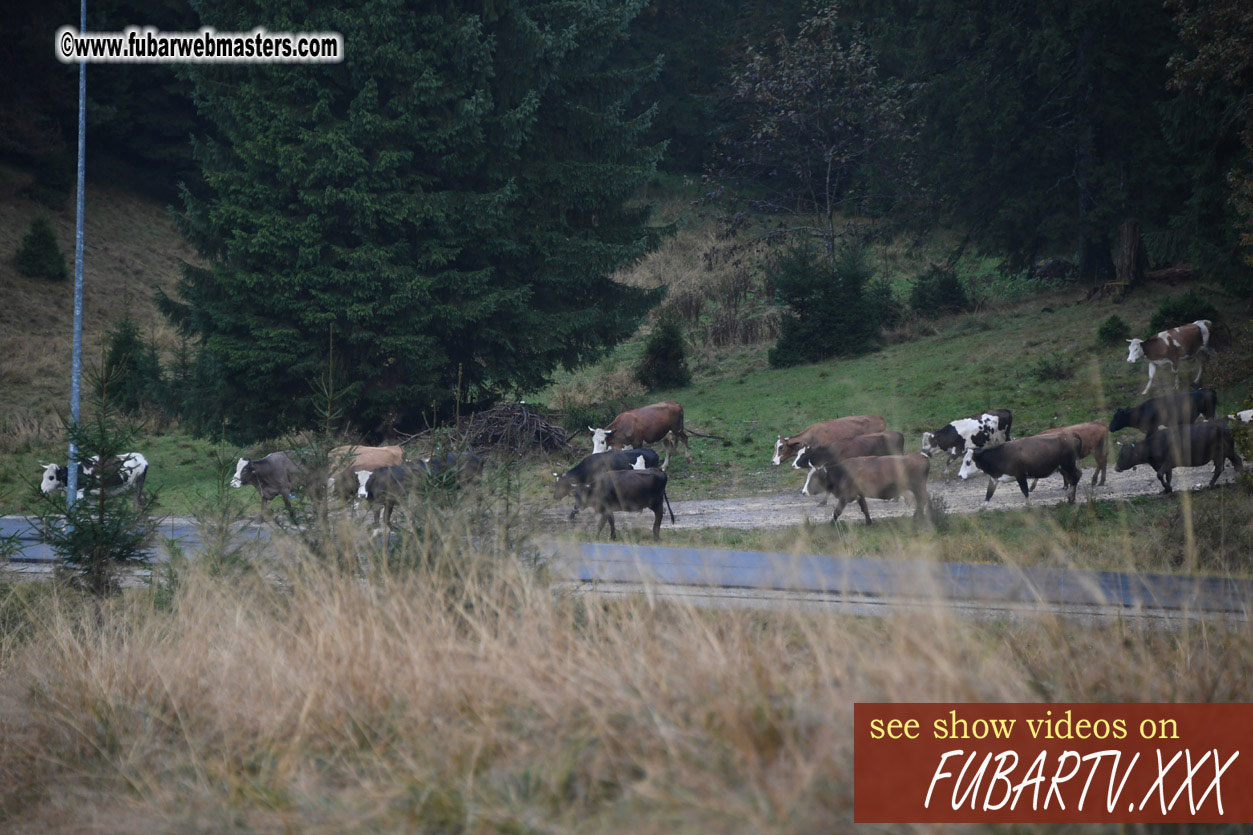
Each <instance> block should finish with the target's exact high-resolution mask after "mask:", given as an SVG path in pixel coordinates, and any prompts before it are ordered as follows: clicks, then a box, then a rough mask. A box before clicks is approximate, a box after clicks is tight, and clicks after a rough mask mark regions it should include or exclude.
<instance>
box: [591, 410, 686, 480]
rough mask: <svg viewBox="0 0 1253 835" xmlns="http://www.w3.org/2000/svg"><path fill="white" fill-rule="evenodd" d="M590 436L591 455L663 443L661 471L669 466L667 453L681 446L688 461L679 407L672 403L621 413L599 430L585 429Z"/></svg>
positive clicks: (681, 413)
mask: <svg viewBox="0 0 1253 835" xmlns="http://www.w3.org/2000/svg"><path fill="white" fill-rule="evenodd" d="M587 430H588V431H589V432H591V433H592V453H593V454H595V453H598V452H607V451H608V450H610V449H613V448H615V447H616V448H617V449H634V448H637V447H641V446H643V445H644V444H655V443H657V442H658V441H661V440H663V439H664V441H665V445H666V460H665V463H663V464H662V465H661V466H662V469H665V468H666V467H667V466H668V465H669V464H670V453H671V451H672V450H675V449H678V446H679V444H678V442H679V441H682V442H683V454H684V455H685V456H687V460H688V461H691V460H692V452H691V446H690V445H689V444H688V442H687V432H686V431H684V429H683V406H682V405H681V404H679V403H677V402H675V401H674V400H663V401H661V402H660V403H653V404H651V405H649V406H641V407H640V408H638V409H632V410H630V411H629V412H623V413H622V414H620V415H618V416H617V417H616V418H614V419H613V421H612V422H611V423H610V424H609V425H608V426H606V427H605V428H603V429H593V428H592V427H590V426H589V427H587Z"/></svg>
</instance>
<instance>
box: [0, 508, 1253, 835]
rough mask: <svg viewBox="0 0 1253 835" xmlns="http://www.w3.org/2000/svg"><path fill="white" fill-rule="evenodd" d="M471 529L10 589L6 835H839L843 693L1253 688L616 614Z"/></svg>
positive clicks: (1220, 679) (1234, 640) (1069, 645)
mask: <svg viewBox="0 0 1253 835" xmlns="http://www.w3.org/2000/svg"><path fill="white" fill-rule="evenodd" d="M429 521H430V520H428V522H429ZM457 524H460V523H459V522H456V521H454V522H447V521H445V522H444V523H443V525H444V527H443V528H440V529H439V530H435V527H434V526H433V525H431V526H428V528H427V531H426V536H425V537H423V538H419V539H415V540H412V541H410V543H409V544H408V545H407V546H406V549H407V550H406V551H405V553H406V554H407V555H408V556H409V557H410V558H411V562H412V563H413V566H414V567H410V568H408V569H404V570H399V569H391V570H387V569H384V568H381V567H378V566H377V565H376V567H375V568H374V569H373V570H372V571H370V572H367V574H366V575H365V576H364V577H362V576H361V575H357V574H353V575H346V574H341V573H339V572H337V571H335V570H333V569H330V568H327V567H325V565H324V564H321V563H319V562H318V561H317V560H315V559H314V558H312V557H311V556H310V555H308V554H306V553H303V552H302V551H301V549H300V548H299V547H298V546H295V545H293V544H291V543H286V544H280V546H279V551H280V555H281V556H282V557H283V558H284V560H285V562H284V564H285V565H286V566H287V568H286V569H285V570H283V571H282V572H281V579H279V580H278V581H275V579H274V578H273V577H272V576H271V577H268V578H267V577H266V576H263V575H262V574H261V573H257V572H252V573H245V574H242V575H232V576H230V577H228V578H224V577H220V576H218V577H215V576H213V575H212V574H210V573H209V572H207V571H204V570H199V569H195V568H193V569H189V570H188V571H187V573H185V574H184V575H183V576H182V577H181V578H180V582H179V583H178V584H177V586H176V587H175V588H174V590H173V592H172V593H171V594H170V595H168V596H167V595H155V594H152V593H149V592H134V593H132V594H130V595H129V596H127V597H125V598H122V599H118V600H116V601H113V602H111V603H109V604H108V605H106V606H104V607H103V608H101V609H99V610H97V609H96V608H94V607H93V606H91V605H88V604H85V603H84V602H82V601H81V600H77V599H75V598H72V597H69V596H67V595H65V594H63V593H56V594H44V595H35V596H32V595H26V596H25V597H23V599H22V610H21V615H20V618H19V619H20V620H21V621H23V622H25V623H28V624H30V623H33V624H34V628H33V629H28V630H27V633H26V634H25V635H24V637H22V638H21V639H20V640H14V641H10V642H8V643H5V644H0V649H3V652H2V654H0V680H2V681H3V682H4V685H3V687H2V688H0V825H3V826H5V827H6V828H8V829H9V830H10V831H17V832H22V831H31V832H34V831H38V832H82V831H86V830H91V831H102V832H136V831H166V832H169V831H179V832H199V831H205V832H209V831H213V832H217V831H224V830H232V831H234V830H248V831H255V830H259V831H276V832H277V831H293V830H295V831H326V832H342V831H441V832H489V831H508V832H522V831H527V832H533V831H546V832H595V831H610V832H616V831H623V830H624V829H627V828H630V830H631V831H633V832H638V833H650V832H658V833H660V832H666V833H669V832H676V831H677V832H780V833H783V832H820V831H839V830H844V829H847V828H848V827H849V825H850V822H851V814H852V810H851V802H852V742H851V720H852V705H853V703H854V702H855V701H862V700H888V701H892V700H909V701H915V700H922V701H926V700H987V701H997V700H1036V699H1045V700H1082V701H1088V700H1127V701H1140V700H1167V701H1192V700H1196V701H1219V700H1248V699H1249V698H1250V696H1253V688H1251V687H1250V683H1249V679H1248V677H1247V676H1246V675H1244V674H1243V673H1242V672H1241V671H1242V670H1245V669H1247V668H1248V666H1249V664H1250V663H1253V634H1251V633H1250V631H1249V628H1248V627H1247V626H1239V627H1220V628H1216V627H1212V626H1211V627H1208V628H1204V629H1200V628H1198V629H1187V630H1184V631H1181V632H1161V631H1155V630H1147V629H1141V628H1139V627H1137V626H1133V625H1130V624H1113V625H1109V626H1104V627H1100V628H1092V627H1079V626H1073V625H1067V624H1065V623H1062V622H1058V621H1055V620H1052V619H1049V618H1039V619H1037V620H1033V621H1030V622H1026V623H1018V624H1011V625H1004V624H999V625H998V624H991V625H980V624H976V623H972V622H969V621H965V620H960V619H957V618H955V617H953V616H952V615H951V614H948V613H947V612H945V611H943V610H940V609H937V610H935V611H932V612H922V613H917V614H913V615H909V616H899V617H895V618H891V619H887V620H863V619H857V618H852V617H848V616H839V615H834V614H824V613H799V612H765V613H763V612H751V611H703V610H698V609H693V608H687V607H685V606H679V605H671V604H664V603H660V602H657V601H655V600H650V599H646V598H644V597H640V598H635V599H627V600H623V601H617V602H612V603H605V602H601V601H597V600H595V599H593V598H586V597H579V596H571V595H569V594H566V593H563V592H561V591H560V590H559V589H554V588H552V587H550V586H549V585H548V584H546V582H545V581H544V579H543V575H542V572H537V571H535V570H533V569H531V568H529V567H527V566H526V565H525V564H524V563H522V562H520V561H518V560H517V559H515V558H513V557H510V556H509V555H508V554H507V551H506V549H505V548H503V547H501V546H491V545H489V544H487V543H491V542H494V541H497V540H494V539H493V538H492V537H486V538H484V537H483V536H479V537H477V541H478V542H479V546H478V547H472V546H471V545H469V542H468V538H466V536H465V534H466V531H464V530H458V529H455V526H456V525H457ZM432 531H434V533H432ZM348 546H349V547H355V548H356V549H358V550H366V551H368V550H369V547H368V546H365V545H363V544H362V543H361V542H356V543H355V545H352V544H351V540H350V541H349V543H348ZM6 609H12V606H5V607H0V613H3V614H5V617H6V620H7V621H12V620H13V619H14V617H15V616H14V615H13V613H12V612H11V611H6ZM9 632H10V633H12V632H13V630H12V629H10V630H9ZM1076 659H1082V663H1075V661H1076Z"/></svg>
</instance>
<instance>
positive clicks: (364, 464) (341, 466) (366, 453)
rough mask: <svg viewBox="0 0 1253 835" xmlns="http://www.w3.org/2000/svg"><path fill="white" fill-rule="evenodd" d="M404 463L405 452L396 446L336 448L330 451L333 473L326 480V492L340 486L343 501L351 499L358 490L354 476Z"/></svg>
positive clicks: (358, 484) (358, 483)
mask: <svg viewBox="0 0 1253 835" xmlns="http://www.w3.org/2000/svg"><path fill="white" fill-rule="evenodd" d="M404 461H405V451H404V450H403V449H401V448H400V447H398V446H355V445H353V446H338V447H335V448H334V449H333V450H331V454H330V461H329V464H330V467H331V469H332V470H333V471H334V475H332V476H331V477H330V478H329V479H327V482H326V486H327V490H328V491H330V490H334V489H335V485H336V484H338V485H340V487H339V493H340V495H342V496H343V498H345V499H350V498H352V496H353V495H355V494H357V493H358V492H359V490H360V487H361V485H360V482H359V481H358V479H357V476H356V474H357V473H359V472H362V471H368V472H373V471H374V470H377V469H378V468H379V467H397V466H400V465H401V464H403V463H404Z"/></svg>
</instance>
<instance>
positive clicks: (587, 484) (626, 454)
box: [553, 449, 661, 521]
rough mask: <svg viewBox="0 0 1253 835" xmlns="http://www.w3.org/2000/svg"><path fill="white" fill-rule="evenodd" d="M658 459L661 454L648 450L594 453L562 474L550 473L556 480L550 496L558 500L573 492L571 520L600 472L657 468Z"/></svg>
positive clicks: (582, 505) (601, 473)
mask: <svg viewBox="0 0 1253 835" xmlns="http://www.w3.org/2000/svg"><path fill="white" fill-rule="evenodd" d="M660 460H661V457H660V456H659V455H657V453H656V452H654V451H653V450H651V449H624V450H616V451H610V452H594V453H592V454H591V455H589V456H587V457H586V458H584V459H583V460H582V461H580V462H579V463H577V464H575V465H574V466H573V467H571V468H570V469H568V470H566V472H565V473H564V474H562V473H553V478H555V479H557V484H556V488H555V490H554V491H553V498H554V499H557V500H558V501H560V500H561V499H564V498H565V497H566V496H568V495H570V494H571V493H573V494H574V509H573V510H571V511H570V519H571V521H573V520H574V517H576V516H578V515H579V511H580V510H581V509H582V508H583V507H584V506H585V505H586V504H587V501H588V499H589V498H590V497H591V495H592V485H593V484H594V483H595V481H596V479H597V478H599V477H600V476H601V475H603V474H604V473H607V472H609V471H610V470H630V469H646V468H648V467H657V466H658V464H659V462H660Z"/></svg>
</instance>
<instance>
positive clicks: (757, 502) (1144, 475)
mask: <svg viewBox="0 0 1253 835" xmlns="http://www.w3.org/2000/svg"><path fill="white" fill-rule="evenodd" d="M779 470H780V472H779V484H780V487H781V489H780V491H779V492H778V493H774V494H768V495H759V496H741V497H737V498H727V499H697V500H691V501H682V500H679V501H676V500H675V497H676V496H682V495H683V481H682V478H681V477H680V478H677V479H675V480H674V481H672V482H671V483H670V491H669V492H670V503H671V505H672V507H673V508H674V515H675V524H674V525H673V527H674V528H785V527H790V526H793V525H801V524H803V523H804V522H805V521H806V520H808V521H810V522H813V523H823V522H829V521H831V513H832V511H833V510H834V502H832V503H829V504H828V505H827V506H826V507H819V506H818V500H817V499H811V498H808V497H806V496H802V495H801V494H800V491H801V486H802V485H803V484H804V483H805V474H804V473H803V472H800V471H798V470H791V469H786V468H783V467H780V468H779ZM954 470H956V467H954ZM1212 474H1213V468H1212V467H1211V466H1206V467H1196V468H1184V469H1177V470H1175V474H1174V479H1173V484H1174V488H1175V491H1176V492H1180V491H1184V490H1193V489H1197V488H1198V487H1204V486H1205V485H1207V484H1208V483H1209V479H1210V476H1211V475H1212ZM1091 478H1092V470H1091V468H1090V462H1089V466H1088V467H1085V468H1084V473H1083V481H1082V482H1081V483H1080V485H1079V492H1078V494H1077V496H1076V501H1080V502H1082V501H1086V499H1087V496H1088V495H1089V493H1088V490H1089V488H1088V486H1087V485H1088V482H1089V481H1090V480H1091ZM1234 478H1235V470H1234V469H1233V468H1232V467H1231V466H1230V464H1228V465H1227V467H1226V468H1225V469H1224V470H1223V474H1222V476H1221V477H1220V478H1219V480H1218V483H1219V484H1227V483H1229V482H1231V481H1232V480H1233V479H1234ZM987 484H988V481H987V478H986V477H985V476H983V475H980V476H978V477H977V478H971V479H968V480H966V481H963V480H961V479H960V478H957V476H956V475H954V476H953V478H952V479H951V480H950V481H947V482H944V481H932V482H930V483H929V484H928V485H927V487H928V490H929V491H930V492H931V494H932V495H933V496H939V497H942V498H943V500H944V503H945V507H946V509H947V510H948V512H949V513H977V512H979V511H980V510H981V509H983V505H984V501H983V497H984V493H985V491H986V490H987ZM1160 491H1161V485H1160V484H1159V483H1158V481H1157V477H1156V476H1155V475H1154V473H1153V470H1152V469H1151V468H1149V467H1146V466H1141V467H1136V468H1135V469H1134V470H1130V471H1128V472H1125V473H1116V472H1114V465H1113V462H1110V465H1109V470H1108V474H1107V477H1106V482H1105V485H1104V486H1102V487H1097V488H1095V489H1094V490H1093V491H1092V492H1091V495H1092V496H1093V498H1095V499H1097V500H1109V499H1125V498H1130V497H1132V496H1143V495H1154V494H1156V493H1158V492H1160ZM1065 500H1066V492H1065V490H1064V489H1063V488H1062V479H1061V476H1059V475H1055V476H1053V477H1052V478H1049V479H1042V480H1041V481H1040V484H1039V485H1038V486H1037V488H1036V491H1035V492H1034V493H1032V494H1031V504H1032V506H1042V505H1052V504H1060V503H1062V502H1064V501H1065ZM867 504H868V505H869V507H870V515H871V517H872V518H875V519H878V518H881V517H887V516H908V515H910V514H912V513H913V512H914V511H913V508H912V507H911V506H908V505H907V504H906V503H905V502H904V501H878V500H875V499H868V500H867ZM987 505H988V506H987V510H1017V509H1020V508H1022V507H1023V506H1024V504H1023V497H1022V492H1021V491H1020V490H1019V489H1018V485H1017V484H1014V483H1012V482H1011V483H1002V484H1000V485H999V486H998V487H997V489H996V494H995V495H994V496H993V497H992V501H991V502H988V503H987ZM570 507H571V505H570V503H569V501H566V502H564V503H562V504H561V505H560V506H556V507H552V508H549V509H547V510H545V512H544V516H545V519H546V521H551V522H552V523H553V524H554V525H559V523H561V522H563V521H564V520H565V518H566V516H567V515H568V514H569V512H570ZM614 519H615V522H616V523H617V524H619V525H621V524H626V525H627V526H629V527H632V528H635V527H651V525H652V516H651V514H649V513H647V512H645V513H643V514H637V513H619V514H615V515H614ZM593 520H594V517H593V515H592V514H590V513H587V512H584V513H582V514H580V516H579V525H580V527H585V526H591V530H592V531H593V532H594V524H595V523H594V521H593ZM840 520H841V521H843V522H848V523H849V524H856V525H861V524H865V519H864V517H863V516H862V515H861V510H860V509H858V507H857V505H856V503H853V504H850V505H849V506H848V507H846V508H845V509H844V513H843V514H842V515H841V516H840ZM670 527H671V525H670V518H669V516H667V517H666V519H665V523H664V525H663V528H662V530H663V531H664V530H666V529H667V528H670Z"/></svg>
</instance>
